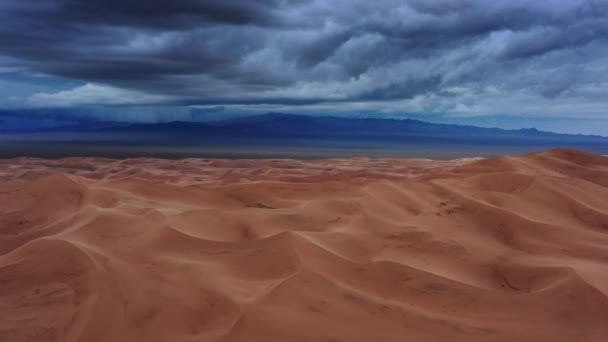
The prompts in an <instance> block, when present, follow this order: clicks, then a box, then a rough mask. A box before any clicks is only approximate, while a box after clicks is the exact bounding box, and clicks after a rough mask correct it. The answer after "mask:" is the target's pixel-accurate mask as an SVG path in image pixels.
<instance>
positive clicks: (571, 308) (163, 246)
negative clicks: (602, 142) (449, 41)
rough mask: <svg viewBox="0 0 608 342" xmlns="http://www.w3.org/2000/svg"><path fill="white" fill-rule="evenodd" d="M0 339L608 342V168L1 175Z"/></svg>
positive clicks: (19, 169) (230, 166) (515, 165)
mask: <svg viewBox="0 0 608 342" xmlns="http://www.w3.org/2000/svg"><path fill="white" fill-rule="evenodd" d="M0 229H1V234H0V318H1V319H0V341H87V342H94V341H100V342H101V341H104V342H106V341H115V342H120V341H125V342H126V341H324V342H338V341H342V342H356V341H361V342H369V341H466V342H471V341H488V342H499V341H509V342H511V341H531V342H532V341H534V342H538V341H552V342H553V341H564V342H572V341H598V342H599V341H607V340H608V324H607V322H608V157H603V156H596V155H591V154H586V153H583V152H578V151H572V150H564V149H557V150H551V151H547V152H541V153H534V154H529V155H524V156H518V157H503V158H498V159H487V160H482V159H475V158H473V159H461V160H452V161H432V160H424V159H367V158H355V159H333V160H317V161H298V160H234V161H229V160H206V159H184V160H179V161H169V160H161V159H127V160H112V159H102V158H65V159H59V160H43V159H31V158H18V159H9V160H2V161H0Z"/></svg>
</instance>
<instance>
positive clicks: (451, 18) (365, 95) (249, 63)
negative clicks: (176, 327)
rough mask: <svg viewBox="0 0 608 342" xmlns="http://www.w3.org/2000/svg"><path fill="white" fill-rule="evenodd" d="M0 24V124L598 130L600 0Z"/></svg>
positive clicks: (604, 101) (37, 7) (605, 118)
mask: <svg viewBox="0 0 608 342" xmlns="http://www.w3.org/2000/svg"><path fill="white" fill-rule="evenodd" d="M0 23H2V24H0V116H2V115H4V116H5V117H6V118H9V119H6V118H5V119H2V118H0V123H2V122H4V124H6V123H7V122H26V121H27V120H30V121H32V120H33V121H36V120H40V121H39V122H41V123H44V124H45V125H46V124H49V122H54V120H76V121H78V120H112V121H137V122H157V121H171V120H207V119H221V118H223V117H231V116H235V115H245V114H255V113H264V112H269V111H274V112H279V111H280V112H287V113H300V114H314V115H346V116H349V115H353V116H385V117H393V118H394V117H412V118H418V119H422V120H425V119H426V120H429V121H434V122H449V123H466V124H474V125H482V126H496V127H504V128H520V127H532V126H535V127H538V128H539V129H545V130H552V131H557V132H570V133H591V134H602V135H608V113H607V109H608V40H607V38H608V1H605V0H544V1H530V0H492V1H487V0H407V1H403V0H402V1H396V0H375V1H368V0H335V1H329V0H316V1H315V0H311V1H308V0H296V1H287V0H259V1H252V0H231V1H226V0H171V1H170V0H165V1H161V0H148V1H135V0H31V1H22V0H0ZM2 113H4V114H2ZM42 118H44V119H42ZM24 120H25V121H24ZM49 120H50V121H49Z"/></svg>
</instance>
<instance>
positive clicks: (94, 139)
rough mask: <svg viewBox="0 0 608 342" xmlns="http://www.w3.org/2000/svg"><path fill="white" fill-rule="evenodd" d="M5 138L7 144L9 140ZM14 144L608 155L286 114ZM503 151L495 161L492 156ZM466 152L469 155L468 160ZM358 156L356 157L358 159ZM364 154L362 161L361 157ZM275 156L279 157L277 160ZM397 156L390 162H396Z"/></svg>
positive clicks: (589, 147)
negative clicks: (552, 150)
mask: <svg viewBox="0 0 608 342" xmlns="http://www.w3.org/2000/svg"><path fill="white" fill-rule="evenodd" d="M6 134H7V133H4V134H0V140H2V135H6ZM9 135H10V137H11V140H12V141H13V142H15V141H19V140H23V141H36V142H45V143H51V144H52V143H53V142H56V141H62V142H66V141H69V142H71V143H72V144H76V143H82V144H88V145H89V146H90V145H91V144H95V143H99V144H112V145H116V146H119V145H121V144H122V145H128V146H130V147H133V146H162V147H163V148H166V147H167V146H171V147H174V148H176V147H188V148H194V147H201V148H202V147H204V148H206V149H208V150H209V149H213V148H215V149H223V150H225V149H234V150H235V149H239V150H242V149H254V148H255V147H256V146H259V147H260V148H259V149H258V150H261V149H266V150H271V149H273V148H274V149H277V148H279V147H280V148H282V149H288V148H298V149H321V148H332V149H342V150H346V149H348V150H350V151H353V150H354V151H359V152H360V153H359V154H366V152H365V151H366V150H370V149H371V150H374V151H376V152H377V151H381V150H383V151H388V150H391V151H397V152H399V151H404V149H409V150H410V151H411V150H415V149H418V150H420V149H428V148H433V149H443V150H445V149H455V150H461V151H463V152H462V153H463V154H464V153H467V154H468V155H470V154H471V153H475V154H477V155H491V154H501V153H507V152H510V151H511V150H513V151H516V152H519V151H522V152H525V151H528V150H530V151H531V150H541V149H547V148H553V147H570V148H578V149H582V150H586V151H589V152H595V153H608V138H607V137H601V136H589V135H571V134H557V133H551V132H543V131H539V130H537V129H534V128H529V129H518V130H505V129H499V128H482V127H475V126H464V125H452V124H436V123H429V122H424V121H420V120H413V119H403V120H398V119H379V118H352V117H331V116H307V115H294V114H284V113H267V114H262V115H256V116H250V117H243V118H237V119H229V120H223V121H216V122H180V121H175V122H168V123H151V124H125V123H92V125H87V124H84V125H79V126H66V127H59V128H42V129H37V130H35V131H28V132H21V133H19V134H15V133H11V134H9ZM493 150H495V151H498V152H497V153H491V152H489V151H493ZM464 151H466V152H464ZM353 153H355V152H353ZM355 154H356V153H355ZM270 155H272V153H271V154H270ZM389 155H390V154H389Z"/></svg>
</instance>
